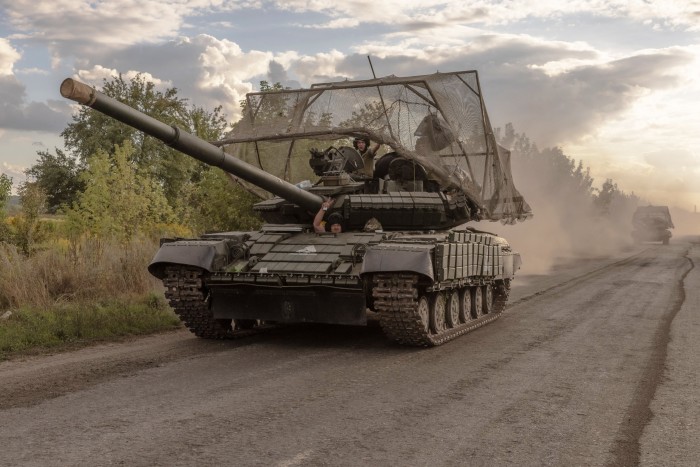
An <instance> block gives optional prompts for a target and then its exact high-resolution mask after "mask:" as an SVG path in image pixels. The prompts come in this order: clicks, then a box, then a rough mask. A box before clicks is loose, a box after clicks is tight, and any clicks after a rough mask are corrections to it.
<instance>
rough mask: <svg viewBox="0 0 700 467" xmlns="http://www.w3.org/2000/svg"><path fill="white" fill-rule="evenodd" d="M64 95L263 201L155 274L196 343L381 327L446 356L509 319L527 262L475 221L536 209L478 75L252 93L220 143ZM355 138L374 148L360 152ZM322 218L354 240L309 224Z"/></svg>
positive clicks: (176, 249) (187, 244) (174, 242)
mask: <svg viewBox="0 0 700 467" xmlns="http://www.w3.org/2000/svg"><path fill="white" fill-rule="evenodd" d="M61 94H62V95H63V96H64V97H66V98H69V99H72V100H74V101H76V102H79V103H81V104H84V105H87V106H90V107H92V108H93V109H95V110H97V111H99V112H102V113H104V114H106V115H108V116H110V117H112V118H115V119H117V120H119V121H121V122H123V123H125V124H127V125H130V126H132V127H134V128H136V129H139V130H141V131H143V132H144V133H146V134H148V135H151V136H153V137H155V138H158V139H159V140H161V141H163V142H164V143H165V144H167V145H169V146H171V147H173V148H175V149H177V150H179V151H181V152H183V153H185V154H188V155H190V156H192V157H194V158H196V159H198V160H200V161H202V162H204V163H206V164H209V165H212V166H216V167H220V168H222V169H223V170H225V171H226V172H228V173H230V174H233V175H234V176H236V177H237V178H238V179H239V180H241V182H242V183H244V184H246V185H247V187H248V189H249V190H251V191H254V192H256V193H258V194H259V195H260V197H261V198H262V199H263V200H262V201H260V202H259V203H256V205H255V206H254V209H255V210H256V211H257V212H258V213H260V215H261V216H262V217H263V219H264V220H265V222H266V224H265V225H263V227H262V228H261V230H260V231H252V232H219V233H210V234H205V235H202V236H201V237H199V238H192V239H162V240H161V247H160V249H159V250H158V252H157V253H156V255H155V256H154V258H153V260H152V261H151V264H150V265H149V271H150V272H151V273H152V274H153V275H154V276H156V277H158V278H160V279H161V280H162V281H163V284H164V286H165V290H166V292H165V295H166V297H167V298H168V300H169V303H170V305H171V306H172V307H173V309H174V310H175V312H176V313H177V314H178V315H179V316H180V318H181V319H182V321H183V322H184V324H185V325H186V326H187V327H188V328H189V329H190V330H191V331H192V332H193V333H195V334H196V335H197V336H200V337H205V338H230V337H234V336H236V335H240V334H242V333H251V332H258V331H263V330H264V329H267V328H269V327H270V326H271V325H280V324H284V323H292V322H293V323H299V322H317V323H334V324H352V325H358V324H366V323H367V320H368V319H377V320H379V322H380V325H381V326H382V329H383V330H384V332H385V333H386V334H387V336H389V337H390V338H392V339H393V340H395V341H397V342H399V343H403V344H409V345H421V346H433V345H439V344H442V343H443V342H446V341H448V340H450V339H453V338H455V337H457V336H459V335H462V334H465V333H467V332H469V331H472V330H474V329H476V328H478V327H480V326H482V325H484V324H487V323H489V322H491V321H493V320H495V319H496V318H498V317H499V316H500V314H501V313H502V311H503V309H504V308H505V305H506V300H507V298H508V291H509V288H510V281H511V280H512V279H513V277H514V275H515V272H516V271H517V270H518V269H519V267H520V255H519V254H518V253H516V252H514V251H513V250H512V249H511V247H510V245H509V244H508V242H507V241H506V240H505V239H503V238H501V237H499V236H497V235H495V234H491V233H487V232H483V231H480V230H477V229H475V228H474V227H472V226H469V225H466V223H467V222H475V221H483V220H492V221H493V220H500V221H504V222H514V221H516V220H522V219H526V218H528V217H529V216H530V215H531V213H530V208H529V206H528V205H527V203H526V202H525V201H524V199H523V198H522V196H520V194H519V193H518V191H517V190H516V189H515V186H514V185H513V181H512V177H511V173H510V153H509V152H508V151H507V150H505V149H504V148H502V147H500V146H498V145H497V144H496V141H495V138H494V135H493V131H492V129H491V126H490V123H489V120H488V116H487V114H486V108H485V105H484V101H483V98H482V96H481V88H480V84H479V80H478V76H477V74H476V72H475V71H463V72H454V73H436V74H434V75H424V76H412V77H404V78H398V77H387V78H381V79H373V80H368V81H343V82H338V83H321V84H317V85H313V86H312V87H311V88H309V89H298V90H284V91H274V92H265V93H250V94H248V95H247V96H246V101H245V105H244V110H245V112H244V116H243V118H242V119H241V120H240V121H239V122H237V123H236V124H235V125H234V127H233V129H232V131H231V132H230V133H229V134H228V135H227V136H226V138H225V139H223V140H221V141H217V142H213V143H210V142H206V141H203V140H201V139H199V138H196V137H194V136H192V135H190V134H188V133H187V132H184V131H182V130H180V129H178V128H176V127H173V126H170V125H167V124H164V123H162V122H159V121H158V120H155V119H153V118H151V117H149V116H147V115H145V114H143V113H141V112H139V111H137V110H135V109H132V108H130V107H129V106H127V105H125V104H123V103H121V102H119V101H117V100H115V99H112V98H110V97H108V96H106V95H104V94H102V93H100V92H98V91H96V90H94V89H92V88H91V87H89V86H87V85H86V84H83V83H80V82H78V81H75V80H73V79H66V80H65V81H64V82H63V83H62V84H61ZM358 140H362V141H364V142H365V144H363V145H362V146H367V141H371V142H373V145H372V149H371V151H370V152H363V153H360V152H359V150H358V149H362V148H361V147H360V146H357V148H355V147H353V145H352V144H353V142H356V141H358ZM375 145H376V146H375ZM375 148H380V149H378V150H377V152H376V153H374V152H373V151H374V150H375ZM311 180H313V182H312V181H311ZM328 198H333V199H334V203H332V207H331V208H329V209H328V211H327V212H326V211H324V210H322V209H320V207H321V206H322V205H323V204H324V200H326V199H328ZM324 216H325V219H326V220H330V219H336V220H338V223H339V224H342V229H341V231H339V230H338V229H333V230H332V232H323V231H321V230H323V229H321V228H320V227H319V226H318V225H312V223H314V224H315V223H316V222H317V220H318V219H319V218H322V217H324ZM333 222H336V221H333Z"/></svg>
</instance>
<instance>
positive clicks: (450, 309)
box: [445, 290, 459, 328]
mask: <svg viewBox="0 0 700 467" xmlns="http://www.w3.org/2000/svg"><path fill="white" fill-rule="evenodd" d="M445 319H447V326H448V327H450V328H454V327H457V326H459V291H457V290H453V291H451V292H448V294H447V303H446V304H445Z"/></svg>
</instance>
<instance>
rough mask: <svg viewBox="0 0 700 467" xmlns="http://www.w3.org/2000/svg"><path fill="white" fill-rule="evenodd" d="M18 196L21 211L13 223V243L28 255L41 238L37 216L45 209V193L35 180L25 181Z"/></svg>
mask: <svg viewBox="0 0 700 467" xmlns="http://www.w3.org/2000/svg"><path fill="white" fill-rule="evenodd" d="M19 196H20V201H21V203H22V212H21V214H20V215H19V216H18V217H17V220H16V223H15V229H16V233H15V236H16V240H15V243H16V244H17V246H19V247H20V249H21V250H22V252H23V253H24V254H25V255H28V254H29V253H31V251H32V250H33V248H34V244H35V243H37V241H40V240H41V239H40V238H39V233H40V219H39V216H41V214H43V213H44V212H45V211H46V193H44V190H42V188H41V187H40V186H39V185H38V184H37V183H36V182H25V183H23V184H22V185H21V186H20V187H19Z"/></svg>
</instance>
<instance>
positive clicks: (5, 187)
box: [0, 174, 12, 218]
mask: <svg viewBox="0 0 700 467" xmlns="http://www.w3.org/2000/svg"><path fill="white" fill-rule="evenodd" d="M10 194H12V177H8V176H7V175H5V174H0V218H1V217H3V216H4V215H5V209H7V202H8V201H9V200H10Z"/></svg>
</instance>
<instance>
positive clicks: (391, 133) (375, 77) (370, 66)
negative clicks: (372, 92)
mask: <svg viewBox="0 0 700 467" xmlns="http://www.w3.org/2000/svg"><path fill="white" fill-rule="evenodd" d="M367 61H368V62H369V68H370V69H371V70H372V76H373V77H374V79H377V75H375V74H374V67H373V66H372V59H371V58H369V55H367ZM377 92H378V93H379V100H380V101H382V108H383V109H384V117H385V118H386V127H387V129H388V130H389V134H390V135H391V139H393V140H395V138H394V132H393V131H391V122H390V121H389V114H388V113H387V111H386V104H384V96H382V90H381V89H380V88H379V86H377Z"/></svg>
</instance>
